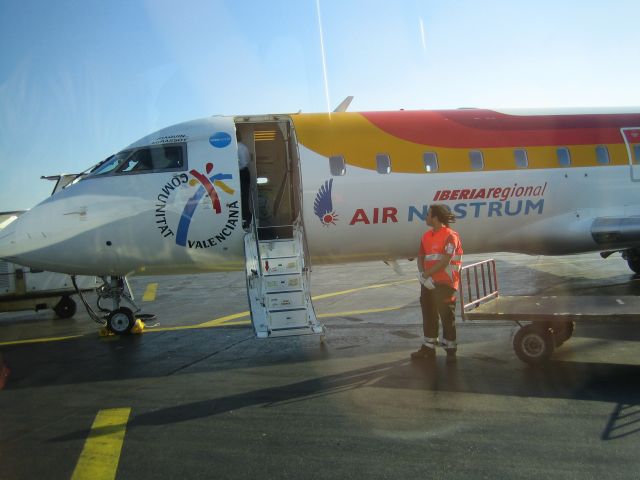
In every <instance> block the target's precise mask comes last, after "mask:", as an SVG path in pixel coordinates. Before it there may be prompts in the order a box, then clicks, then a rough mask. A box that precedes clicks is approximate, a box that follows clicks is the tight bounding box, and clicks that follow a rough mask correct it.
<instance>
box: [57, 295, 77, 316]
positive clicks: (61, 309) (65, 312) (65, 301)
mask: <svg viewBox="0 0 640 480" xmlns="http://www.w3.org/2000/svg"><path fill="white" fill-rule="evenodd" d="M53 311H54V312H55V313H56V315H57V316H58V317H60V318H71V317H73V316H74V315H75V313H76V302H74V301H73V299H72V298H71V297H69V296H68V295H65V296H64V297H62V298H61V299H60V301H59V302H58V303H57V304H56V306H55V307H53Z"/></svg>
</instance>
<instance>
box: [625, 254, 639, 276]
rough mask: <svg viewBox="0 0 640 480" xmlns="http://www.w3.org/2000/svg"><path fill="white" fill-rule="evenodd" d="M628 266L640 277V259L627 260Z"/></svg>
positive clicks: (630, 258) (631, 258)
mask: <svg viewBox="0 0 640 480" xmlns="http://www.w3.org/2000/svg"><path fill="white" fill-rule="evenodd" d="M627 265H629V268H630V269H631V270H633V272H634V273H635V274H636V275H640V257H629V258H627Z"/></svg>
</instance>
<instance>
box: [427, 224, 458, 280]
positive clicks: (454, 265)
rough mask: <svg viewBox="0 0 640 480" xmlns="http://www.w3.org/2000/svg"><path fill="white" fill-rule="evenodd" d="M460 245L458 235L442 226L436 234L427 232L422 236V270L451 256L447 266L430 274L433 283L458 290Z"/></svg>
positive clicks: (431, 231)
mask: <svg viewBox="0 0 640 480" xmlns="http://www.w3.org/2000/svg"><path fill="white" fill-rule="evenodd" d="M462 253H463V252H462V244H461V243H460V237H459V236H458V233H457V232H455V231H453V230H451V229H450V228H449V227H445V226H443V227H442V228H440V230H438V231H437V232H436V233H434V232H433V230H429V231H427V232H425V233H424V235H422V241H421V242H420V255H424V269H425V270H427V269H428V268H431V267H433V266H434V265H435V264H436V263H438V261H440V260H441V259H442V258H443V257H444V256H445V255H451V261H450V262H449V265H447V266H446V268H444V269H443V270H439V271H437V272H436V273H433V274H431V278H432V279H433V282H434V283H441V284H445V285H448V286H450V287H451V288H454V289H456V290H457V289H458V285H459V284H460V270H461V268H462Z"/></svg>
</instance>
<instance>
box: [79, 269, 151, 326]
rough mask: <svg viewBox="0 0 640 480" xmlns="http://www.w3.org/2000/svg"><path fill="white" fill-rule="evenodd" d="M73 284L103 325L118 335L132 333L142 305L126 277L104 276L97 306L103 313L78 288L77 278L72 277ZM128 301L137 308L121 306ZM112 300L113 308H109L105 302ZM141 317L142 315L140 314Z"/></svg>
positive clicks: (90, 313)
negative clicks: (137, 303)
mask: <svg viewBox="0 0 640 480" xmlns="http://www.w3.org/2000/svg"><path fill="white" fill-rule="evenodd" d="M71 280H72V281H73V285H74V286H75V287H76V292H77V293H78V295H79V296H80V299H81V300H82V303H83V304H84V306H85V308H86V309H87V313H88V314H89V316H90V317H91V318H92V319H93V320H94V321H95V322H96V323H97V324H98V325H101V326H103V327H104V326H105V325H106V327H107V329H108V330H109V331H111V332H113V333H115V334H116V335H127V334H129V333H131V329H132V328H133V327H134V326H135V323H136V316H135V315H136V313H138V312H139V311H140V307H138V306H137V305H136V303H135V302H134V300H133V294H132V293H131V288H130V287H129V283H128V282H127V279H126V278H125V277H117V276H112V277H102V280H103V282H104V283H103V284H102V285H100V286H99V287H98V288H97V289H96V295H97V297H98V299H97V306H98V310H100V311H101V312H102V315H100V314H98V313H96V312H95V311H94V310H93V308H91V306H90V305H89V304H88V303H87V301H86V300H85V298H84V296H83V295H82V292H81V291H80V290H79V289H78V286H77V284H76V281H75V278H74V277H72V278H71ZM123 300H124V301H126V302H127V303H129V305H131V306H132V307H134V308H135V310H132V309H130V308H127V307H121V306H120V302H121V301H123ZM107 302H110V303H111V308H107V306H106V305H104V304H105V303H107ZM138 317H141V315H138Z"/></svg>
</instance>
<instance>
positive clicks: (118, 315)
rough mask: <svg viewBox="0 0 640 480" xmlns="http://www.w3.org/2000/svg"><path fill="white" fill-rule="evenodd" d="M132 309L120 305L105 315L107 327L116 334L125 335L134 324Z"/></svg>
mask: <svg viewBox="0 0 640 480" xmlns="http://www.w3.org/2000/svg"><path fill="white" fill-rule="evenodd" d="M135 321H136V320H135V318H134V316H133V311H131V309H129V308H127V307H120V308H118V309H116V310H114V311H112V312H111V313H109V315H107V328H108V329H109V330H111V331H112V332H113V333H115V334H116V335H127V334H129V333H131V329H132V328H133V325H134V324H135Z"/></svg>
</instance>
